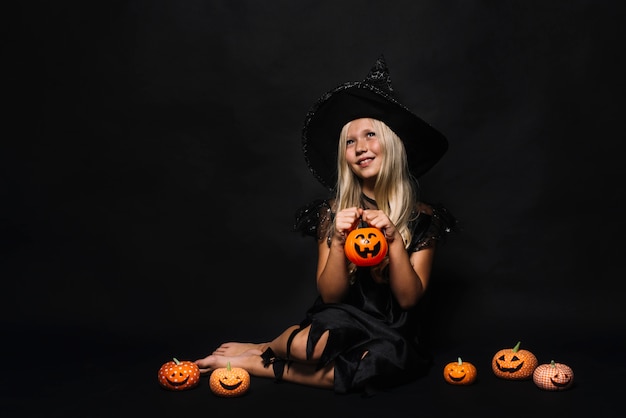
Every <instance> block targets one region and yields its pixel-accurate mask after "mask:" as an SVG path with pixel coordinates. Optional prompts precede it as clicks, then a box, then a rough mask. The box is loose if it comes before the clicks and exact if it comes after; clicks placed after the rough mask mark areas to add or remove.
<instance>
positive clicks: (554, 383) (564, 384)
mask: <svg viewBox="0 0 626 418" xmlns="http://www.w3.org/2000/svg"><path fill="white" fill-rule="evenodd" d="M550 382H552V384H553V385H554V386H556V387H559V388H564V387H565V386H567V385H569V382H570V379H567V380H566V381H564V382H559V381H555V380H554V379H553V378H550Z"/></svg>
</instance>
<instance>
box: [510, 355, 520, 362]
mask: <svg viewBox="0 0 626 418" xmlns="http://www.w3.org/2000/svg"><path fill="white" fill-rule="evenodd" d="M518 360H519V357H517V356H513V358H512V359H511V361H518Z"/></svg>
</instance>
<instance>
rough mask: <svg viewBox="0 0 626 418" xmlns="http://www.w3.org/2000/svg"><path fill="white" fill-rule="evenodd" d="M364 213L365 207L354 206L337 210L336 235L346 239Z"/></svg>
mask: <svg viewBox="0 0 626 418" xmlns="http://www.w3.org/2000/svg"><path fill="white" fill-rule="evenodd" d="M362 215H363V209H361V208H357V207H353V208H347V209H343V210H341V211H339V212H337V215H335V235H337V236H338V237H339V238H340V239H342V240H343V241H345V239H346V236H347V235H348V233H350V231H352V230H353V229H354V228H356V226H357V225H358V224H359V222H360V221H361V216H362Z"/></svg>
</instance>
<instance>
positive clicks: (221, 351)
mask: <svg viewBox="0 0 626 418" xmlns="http://www.w3.org/2000/svg"><path fill="white" fill-rule="evenodd" d="M266 346H267V343H258V344H257V343H239V342H234V341H231V342H227V343H223V344H222V345H220V346H219V347H217V348H216V349H215V351H213V353H212V354H213V355H216V356H238V355H240V354H242V353H245V352H246V351H249V350H263V349H264V348H265V347H266Z"/></svg>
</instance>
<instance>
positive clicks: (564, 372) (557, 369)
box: [533, 360, 574, 390]
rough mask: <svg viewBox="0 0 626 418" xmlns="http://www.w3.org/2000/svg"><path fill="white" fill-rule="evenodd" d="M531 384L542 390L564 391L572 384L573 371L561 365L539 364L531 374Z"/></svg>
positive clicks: (552, 362)
mask: <svg viewBox="0 0 626 418" xmlns="http://www.w3.org/2000/svg"><path fill="white" fill-rule="evenodd" d="M533 382H534V383H535V385H536V386H537V387H538V388H540V389H543V390H565V389H568V388H570V387H571V386H572V385H573V384H574V371H573V370H572V368H571V367H569V366H568V365H566V364H563V363H555V362H554V360H552V361H551V362H550V363H549V364H540V365H539V366H537V368H536V369H535V371H534V372H533Z"/></svg>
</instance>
